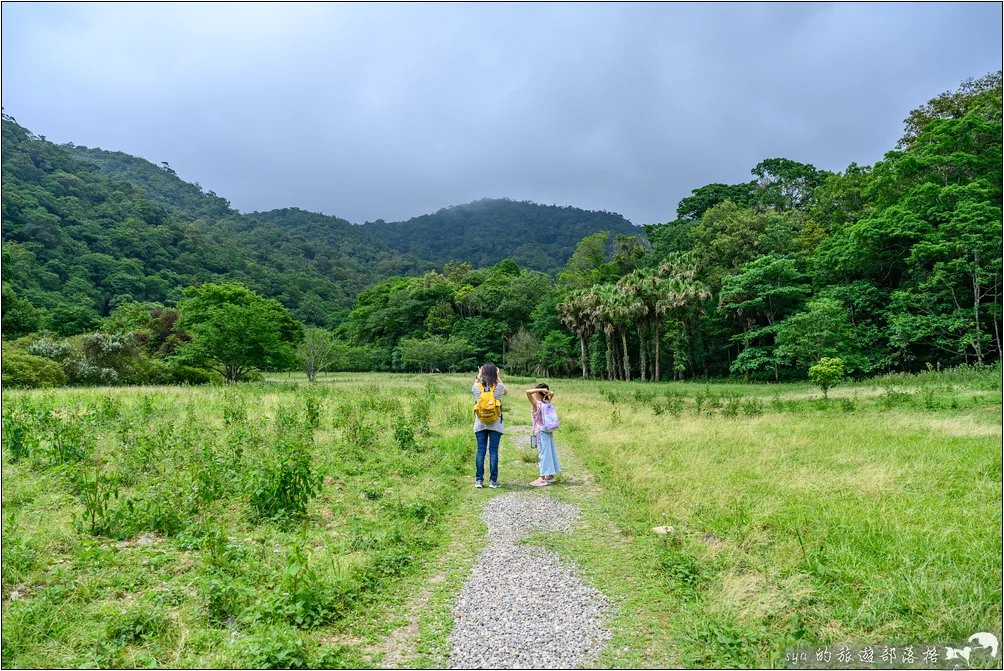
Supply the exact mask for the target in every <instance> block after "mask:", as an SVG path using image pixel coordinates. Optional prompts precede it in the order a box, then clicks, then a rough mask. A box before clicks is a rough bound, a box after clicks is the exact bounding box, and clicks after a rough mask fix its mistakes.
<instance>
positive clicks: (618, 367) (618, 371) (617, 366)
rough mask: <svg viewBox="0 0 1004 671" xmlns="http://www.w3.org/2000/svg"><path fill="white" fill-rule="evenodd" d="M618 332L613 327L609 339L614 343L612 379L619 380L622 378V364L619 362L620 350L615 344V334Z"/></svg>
mask: <svg viewBox="0 0 1004 671" xmlns="http://www.w3.org/2000/svg"><path fill="white" fill-rule="evenodd" d="M618 334H619V329H617V328H616V327H615V328H614V331H613V335H612V337H611V339H612V340H613V344H614V379H615V380H621V379H623V378H624V366H623V364H622V363H621V350H620V347H618V346H617V336H618Z"/></svg>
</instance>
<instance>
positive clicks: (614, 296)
mask: <svg viewBox="0 0 1004 671" xmlns="http://www.w3.org/2000/svg"><path fill="white" fill-rule="evenodd" d="M591 293H592V295H593V299H594V305H593V310H594V315H593V316H594V318H595V321H596V324H597V326H599V327H600V328H602V329H603V335H604V336H606V341H607V379H608V380H613V379H615V378H617V377H620V376H619V375H618V374H617V366H616V364H615V363H614V358H615V357H614V353H615V351H616V345H615V339H616V338H617V324H618V321H619V317H618V314H617V301H618V297H619V296H620V292H619V291H617V287H616V286H614V285H613V284H599V285H596V286H594V287H593V288H592V290H591Z"/></svg>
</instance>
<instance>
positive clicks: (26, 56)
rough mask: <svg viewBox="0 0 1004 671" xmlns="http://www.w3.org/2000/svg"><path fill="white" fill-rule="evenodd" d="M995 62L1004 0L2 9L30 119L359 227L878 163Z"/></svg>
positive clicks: (638, 215) (31, 123)
mask: <svg viewBox="0 0 1004 671" xmlns="http://www.w3.org/2000/svg"><path fill="white" fill-rule="evenodd" d="M1000 59H1001V6H1000V5H999V4H962V3H944V4H934V3H921V4H907V3H890V4H865V3H861V4H857V3H848V4H804V5H803V4H788V3H779V4H745V3H739V4H655V5H649V4H485V5H480V4H476V5H454V4H432V5H429V4H406V5H387V4H375V5H368V4H347V5H341V4H249V5H239V4H202V3H192V4H135V5H133V4H128V5H125V4H117V3H110V4H80V5H76V4H58V5H45V4H10V3H7V4H4V5H3V104H4V107H5V109H6V110H7V112H8V113H10V114H13V115H14V116H15V117H17V119H18V120H19V121H20V122H21V123H23V124H24V125H26V126H27V127H29V128H31V129H32V130H34V131H35V132H38V133H42V134H45V135H46V136H48V137H49V138H50V139H53V140H55V141H59V142H67V141H72V142H76V143H77V144H86V145H89V146H100V147H102V148H104V149H113V150H121V151H126V152H128V153H131V154H136V155H139V156H143V157H144V158H147V159H149V160H152V161H157V162H159V161H164V160H166V161H169V162H170V164H171V166H172V167H173V168H174V169H175V170H177V171H178V173H179V174H180V175H182V176H183V177H184V178H186V179H189V180H192V181H198V182H200V183H201V184H202V185H203V186H204V187H205V188H207V189H212V190H214V191H216V192H217V193H219V194H221V195H224V196H226V197H228V198H230V199H231V201H232V202H233V204H234V205H235V206H236V207H238V208H240V209H241V210H244V211H250V210H255V209H271V208H275V207H288V206H298V207H302V208H304V209H310V210H318V211H322V212H325V213H328V214H335V215H338V216H342V217H345V218H347V219H349V220H351V221H356V222H362V221H365V220H373V219H377V218H383V219H386V220H395V219H406V218H408V217H411V216H415V215H418V214H422V213H425V212H429V211H433V210H436V209H438V208H439V207H443V206H446V205H450V204H459V203H463V202H468V201H470V200H473V199H476V198H481V197H500V196H508V197H512V198H517V199H524V198H526V199H531V200H536V201H538V202H543V203H558V204H571V205H576V206H579V207H586V208H591V209H606V210H611V211H616V212H620V213H622V214H624V215H625V216H627V217H628V218H629V219H631V220H632V221H634V222H636V223H648V222H652V221H665V220H668V219H670V218H672V216H673V213H674V211H675V208H676V204H677V202H678V201H679V200H680V198H682V197H683V196H685V195H687V194H688V193H689V192H690V191H691V190H692V189H694V188H696V187H698V186H701V185H703V184H707V183H709V182H734V181H739V180H745V179H748V176H749V170H750V168H752V167H753V165H755V164H756V163H757V162H758V161H760V160H761V159H763V158H767V157H771V156H786V157H789V158H793V159H796V160H801V161H806V162H811V163H813V164H815V165H816V166H817V167H821V168H827V169H831V170H839V169H843V168H844V167H846V165H847V164H849V163H850V162H852V161H856V162H858V163H873V162H874V161H876V160H878V159H880V158H881V157H882V155H883V153H884V152H885V151H887V150H889V149H891V148H892V146H893V145H894V144H895V141H896V139H897V138H898V137H899V135H900V132H901V128H902V119H903V118H904V117H905V116H906V114H907V113H908V112H909V110H910V109H912V108H913V107H916V106H917V105H919V104H920V103H922V102H924V101H925V100H927V99H928V98H930V97H932V96H934V95H936V94H937V93H939V92H941V91H943V90H947V89H950V88H954V87H955V86H957V85H958V83H959V82H960V81H961V80H962V79H964V78H965V77H968V76H981V75H983V74H985V73H986V72H988V71H990V70H994V69H997V68H999V67H1001V60H1000Z"/></svg>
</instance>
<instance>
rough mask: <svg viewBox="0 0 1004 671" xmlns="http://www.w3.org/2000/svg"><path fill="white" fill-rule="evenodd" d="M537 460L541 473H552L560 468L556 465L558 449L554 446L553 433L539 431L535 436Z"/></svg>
mask: <svg viewBox="0 0 1004 671" xmlns="http://www.w3.org/2000/svg"><path fill="white" fill-rule="evenodd" d="M537 462H538V463H539V464H540V474H541V475H554V474H555V473H557V472H558V471H560V470H561V466H559V465H558V450H557V448H556V447H555V446H554V434H553V433H548V432H547V431H541V432H540V435H539V436H538V437H537Z"/></svg>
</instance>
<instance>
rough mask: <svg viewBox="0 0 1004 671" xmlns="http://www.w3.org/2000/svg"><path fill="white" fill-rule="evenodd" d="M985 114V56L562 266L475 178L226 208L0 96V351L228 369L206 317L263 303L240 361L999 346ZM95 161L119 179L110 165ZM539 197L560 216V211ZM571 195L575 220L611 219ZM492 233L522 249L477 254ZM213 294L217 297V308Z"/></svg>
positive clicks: (977, 359) (628, 360) (706, 363)
mask: <svg viewBox="0 0 1004 671" xmlns="http://www.w3.org/2000/svg"><path fill="white" fill-rule="evenodd" d="M1001 112H1002V96H1001V72H1000V71H998V72H996V73H992V74H990V75H987V76H986V77H984V78H982V79H979V80H967V81H966V82H964V83H963V84H962V86H961V87H960V88H959V89H958V90H956V91H952V92H946V93H944V94H941V95H940V96H938V97H936V98H934V99H933V100H931V101H929V102H928V103H926V104H925V105H923V106H921V107H920V108H918V109H916V110H914V111H912V112H911V113H910V115H909V116H908V118H907V119H906V129H905V133H904V135H903V137H902V139H901V140H900V142H899V144H898V145H897V147H896V149H894V150H892V151H890V152H888V153H887V154H886V156H885V158H884V159H883V160H882V161H879V162H878V163H876V164H875V165H874V166H871V167H863V166H858V165H856V164H852V165H851V166H849V167H848V168H847V169H846V170H845V171H844V172H842V173H830V172H827V171H822V170H817V169H816V168H815V167H813V166H812V165H809V164H805V163H798V162H795V161H791V160H787V159H782V158H777V159H768V160H765V161H762V162H761V163H759V164H758V165H757V166H755V167H754V168H753V170H752V176H753V179H752V180H751V181H749V182H746V183H742V184H710V185H707V186H703V187H701V188H698V189H695V190H694V191H693V192H692V194H691V195H690V196H688V197H687V198H684V199H683V200H682V201H681V202H680V205H679V207H678V209H677V213H676V218H675V219H674V220H673V221H670V222H669V223H665V224H653V225H648V226H645V227H644V232H645V234H644V235H630V233H631V232H632V229H630V228H627V229H625V228H624V227H623V226H620V224H619V223H618V224H617V225H616V226H610V227H607V228H608V229H609V230H602V229H601V230H600V232H593V231H588V232H589V233H590V234H588V235H585V236H584V237H582V236H581V235H580V236H579V237H580V238H581V240H580V242H578V244H577V245H576V246H575V248H574V252H573V253H571V255H570V258H568V260H567V262H566V263H565V264H564V268H563V269H562V270H561V272H560V273H555V272H554V270H556V268H553V265H554V263H555V259H556V258H557V256H556V255H559V254H560V249H561V244H564V243H563V242H562V238H561V236H565V235H567V232H568V231H567V230H566V228H567V226H564V225H563V226H562V231H561V232H560V235H559V234H557V233H556V234H555V235H556V237H555V238H554V239H553V240H552V241H551V242H548V241H547V240H545V239H543V238H539V236H538V237H526V238H524V241H525V244H523V245H522V246H521V247H513V244H515V242H514V240H512V239H510V238H512V235H511V233H512V232H511V231H508V230H504V232H499V233H498V234H497V238H496V239H497V240H499V241H500V244H498V245H496V246H494V247H493V245H492V240H493V238H492V237H491V236H492V235H493V231H503V229H505V226H504V225H503V224H501V223H499V221H500V220H498V219H496V218H494V215H489V214H483V216H481V217H479V215H478V212H479V211H480V212H482V213H487V212H489V211H491V212H502V211H508V212H510V213H511V212H513V211H521V212H523V211H525V212H538V213H543V212H545V210H541V209H534V208H540V207H541V206H534V205H533V204H521V203H512V202H510V201H483V202H480V203H474V204H471V205H470V206H463V208H453V209H451V210H444V211H442V212H440V213H437V215H438V216H439V219H438V220H437V219H435V218H434V216H433V215H430V217H433V218H432V219H428V218H419V220H412V222H406V223H403V224H383V223H382V222H375V223H374V224H369V225H367V226H365V227H360V226H353V225H351V224H348V222H343V221H342V220H337V219H334V218H332V217H324V216H322V215H314V214H310V213H305V212H302V211H299V210H277V211H273V212H270V213H264V214H258V213H255V214H252V215H240V214H239V213H236V212H234V211H233V210H231V209H230V208H229V205H228V204H227V203H226V201H224V200H222V199H220V198H218V197H217V196H216V195H215V194H212V193H211V192H210V193H204V192H202V190H201V188H200V187H198V186H197V185H189V184H186V183H184V182H182V181H181V180H179V179H177V178H176V176H174V175H173V174H170V173H169V172H168V171H169V168H167V167H166V166H165V168H155V167H154V170H155V171H156V172H154V173H150V169H149V167H148V166H150V165H151V164H149V163H146V162H145V161H143V162H141V163H135V164H134V162H136V161H141V160H140V159H133V157H128V156H126V155H124V154H123V155H113V154H110V153H109V152H99V150H80V149H79V148H66V147H56V146H55V145H52V144H51V143H47V142H45V141H44V138H36V137H34V136H31V135H30V134H29V133H28V132H27V131H25V130H24V129H23V128H21V127H20V126H18V125H17V124H16V123H14V122H13V121H12V120H10V119H9V118H6V119H5V120H4V126H3V133H4V135H3V138H4V140H3V141H4V145H3V154H4V165H3V171H4V193H3V218H4V230H3V239H4V246H3V262H4V266H3V268H4V270H3V291H4V295H3V332H4V334H5V342H6V341H8V340H11V339H12V338H20V340H17V341H16V342H14V343H12V344H13V346H14V349H13V350H12V351H14V350H16V351H17V352H18V353H19V356H22V361H26V359H23V357H28V356H31V357H34V358H40V359H44V360H46V361H49V362H52V361H54V360H55V361H57V362H62V363H60V365H61V366H62V369H61V370H63V372H64V374H67V379H68V380H70V381H74V379H76V381H80V382H85V381H88V380H90V381H95V380H100V379H101V375H102V373H100V372H94V371H95V370H97V371H100V369H102V368H104V369H108V370H117V372H116V379H119V380H125V379H130V380H133V381H137V380H138V381H142V380H143V379H144V378H143V375H142V374H141V373H140V372H138V371H140V369H143V366H138V367H137V366H132V364H129V365H128V366H127V365H126V364H124V363H122V361H119V363H118V364H115V363H114V362H113V361H112V359H113V358H114V357H109V356H106V355H100V356H99V355H98V354H95V353H94V352H95V351H96V350H95V348H96V347H97V345H95V343H94V342H93V341H94V339H95V338H99V337H100V338H105V339H108V338H112V337H113V336H114V337H115V338H120V339H121V340H122V344H120V345H119V347H120V351H124V350H129V351H130V352H133V356H134V357H140V358H145V360H146V359H148V360H149V361H155V362H159V363H157V364H156V365H155V366H154V367H155V368H157V367H159V368H158V370H159V373H158V375H159V378H158V379H164V380H165V381H166V380H169V379H189V380H190V381H196V378H198V377H199V376H198V375H197V374H196V372H195V371H199V370H203V371H204V370H216V371H217V372H218V373H219V375H221V376H224V377H231V379H233V376H232V374H231V373H228V372H227V371H226V368H225V366H222V365H221V364H220V363H219V361H218V359H219V356H220V355H218V354H212V353H211V352H210V350H212V347H210V346H209V345H210V343H211V341H212V342H217V341H218V342H217V344H219V343H221V342H224V341H225V340H226V337H227V334H226V331H227V327H226V324H225V321H226V318H225V314H229V315H230V316H229V318H230V319H232V320H244V321H243V322H241V323H243V324H244V328H245V333H247V332H252V331H254V329H256V328H258V327H260V326H261V324H257V322H258V321H260V320H261V319H265V322H268V323H270V324H272V326H269V327H267V328H265V327H263V330H259V331H254V332H258V333H259V334H260V336H261V338H262V339H263V340H262V342H268V343H271V345H270V346H269V347H271V348H272V349H273V351H265V350H262V349H261V348H259V350H261V351H258V352H257V353H254V352H244V353H242V354H241V355H240V356H241V357H244V358H243V359H242V361H243V362H244V363H242V364H241V366H240V368H242V370H244V369H246V370H245V371H244V372H242V373H239V374H238V375H237V378H238V379H239V378H241V377H242V376H245V375H247V374H252V375H253V374H254V371H255V370H256V369H261V368H272V369H275V368H279V369H281V368H285V367H291V366H295V365H298V362H299V363H300V364H303V363H304V362H306V364H307V367H308V368H309V367H310V366H313V367H314V369H315V370H321V369H331V370H399V371H409V370H410V371H419V370H421V371H436V370H440V371H445V370H466V369H470V368H472V367H473V366H474V365H475V363H476V362H479V361H484V360H493V361H496V362H499V363H501V364H502V365H503V366H504V368H506V369H507V370H511V371H513V372H519V373H527V374H534V375H573V374H574V375H578V374H582V375H584V376H593V377H606V378H611V379H615V378H616V379H646V380H647V379H680V378H683V379H687V378H693V377H725V376H740V377H742V378H744V379H748V380H781V379H787V378H792V377H803V378H804V376H805V372H806V370H807V369H808V368H809V367H810V366H811V365H813V364H814V363H815V362H818V361H819V360H820V359H821V358H824V357H834V358H839V359H841V360H842V362H843V365H844V368H845V370H846V371H847V372H848V373H849V374H851V375H854V376H859V377H860V376H866V375H870V374H873V373H877V372H886V371H893V370H899V371H916V370H921V369H924V368H926V367H930V366H938V365H941V366H954V365H958V364H966V363H969V364H984V363H988V362H991V361H997V360H1000V358H1001V337H1002V334H1001V330H1002V310H1001V299H1002V259H1001V245H1002V236H1001V221H1002V212H1001V190H1002V186H1001V182H1002V168H1001V165H1002V154H1001V146H1002V141H1001V135H1002V132H1001V128H1002V124H1001V116H1002V114H1001ZM96 152H97V153H96ZM122 157H124V158H122ZM83 158H87V159H89V160H91V161H92V162H91V163H85V162H82V159H83ZM101 161H104V162H105V168H104V169H105V172H108V173H109V174H110V173H111V171H112V168H111V167H109V166H114V169H115V171H116V175H117V178H119V179H122V178H127V179H131V180H133V181H132V182H125V181H115V180H114V179H112V178H110V177H109V176H107V175H106V174H104V173H102V172H101V171H100V170H99V169H98V167H95V166H97V165H98V163H100V162H101ZM88 166H91V167H88ZM148 173H149V174H148ZM141 176H145V177H142V178H141ZM154 177H156V179H154ZM144 179H145V180H146V181H143V180H144ZM154 182H157V183H154ZM134 183H137V184H142V187H143V188H142V189H141V188H140V187H138V186H134ZM181 185H184V186H181ZM169 187H170V188H169ZM146 190H150V192H156V193H157V194H159V195H158V196H157V198H158V200H154V199H153V198H150V197H147V195H146V194H147V191H146ZM492 203H495V204H496V206H495V209H494V210H493V209H492V207H493V206H492ZM464 208H466V209H464ZM552 209H553V210H555V212H550V215H553V216H558V217H559V218H564V219H562V221H565V220H568V221H571V220H572V219H574V215H575V213H576V212H582V211H576V210H572V209H570V208H552ZM587 214H590V215H596V216H591V217H585V218H580V219H579V221H580V223H581V222H582V221H586V223H585V224H582V225H584V226H587V227H594V226H597V225H600V224H603V223H604V222H608V221H615V222H623V221H624V220H623V219H620V218H618V217H616V215H607V214H606V213H587ZM601 215H602V216H601ZM603 217H607V218H606V219H604V218H603ZM436 221H439V222H442V223H441V225H440V224H436V223H435V222H436ZM555 221H557V219H556V220H555ZM210 222H211V223H210ZM461 222H462V225H461ZM625 223H626V222H625ZM534 228H537V229H539V228H541V226H540V225H539V224H538V223H537V222H534ZM460 230H462V231H463V234H462V235H461V234H459V233H457V234H456V235H452V236H451V231H454V232H456V231H460ZM375 232H379V233H380V234H381V235H383V236H386V237H387V239H388V240H390V239H394V240H396V241H395V242H388V241H381V240H378V239H377V238H376V237H375V235H374V233H375ZM517 240H518V239H517ZM503 243H504V244H503ZM555 245H557V246H555ZM465 248H467V249H469V250H470V252H471V255H470V257H469V258H467V259H463V257H462V255H461V252H462V251H463V249H465ZM517 251H518V252H519V253H518V254H515V253H514V252H517ZM569 251H571V250H570V248H569ZM506 252H509V253H506ZM503 253H506V256H517V257H519V260H514V259H513V258H504V257H503V258H502V259H501V260H497V259H498V255H499V254H503ZM493 254H494V255H495V256H493ZM566 254H567V252H566ZM415 255H424V258H422V259H418V258H416V256H415ZM444 255H448V256H454V255H456V256H457V257H460V258H462V259H463V260H460V261H449V262H446V263H442V260H443V259H444V258H447V256H444ZM472 260H473V261H475V263H471V262H470V261H472ZM520 261H522V263H520ZM434 262H435V263H436V269H435V270H433V269H431V266H432V264H433V263H434ZM489 262H490V263H491V264H492V265H487V264H488V263H489ZM485 265H487V267H477V266H485ZM528 266H529V267H528ZM534 268H537V269H534ZM395 269H397V270H395ZM549 271H550V272H549ZM388 275H390V276H389V277H388ZM555 275H556V276H555ZM228 282H231V283H233V282H236V283H237V284H239V285H242V286H236V285H235V284H227V283H228ZM199 285H203V286H204V288H203V289H195V288H194V287H198V286H199ZM186 287H189V288H188V289H186ZM244 287H248V288H249V289H251V291H248V290H247V289H245V288H244ZM200 292H203V293H200ZM208 295H212V296H214V298H213V299H212V300H209V299H207V298H206V296H208ZM200 297H201V298H200ZM207 301H208V302H207ZM228 301H232V302H233V306H237V307H236V308H234V309H237V308H239V310H237V312H233V311H231V312H230V313H228V312H227V311H228V310H230V308H228V307H227V305H229V303H228ZM262 301H264V302H263V303H261V305H262V306H265V305H267V308H266V307H261V309H259V308H257V307H254V306H255V305H258V304H259V302H262ZM337 306H340V307H337ZM259 307H260V306H259ZM240 310H244V312H242V313H241V314H238V312H240ZM214 320H215V321H214ZM265 322H262V323H265ZM256 324H257V325H256ZM89 332H97V333H94V334H93V335H81V334H85V333H89ZM67 337H69V339H68V340H67ZM74 339H76V340H74ZM87 339H90V340H87ZM84 340H86V342H87V343H89V344H87V345H85V344H84V343H83V341H84ZM43 341H44V343H46V344H45V345H44V346H43V345H39V344H38V343H39V342H43ZM61 342H62V343H68V345H66V344H64V345H60V344H59V343H61ZM67 346H70V347H71V349H73V348H75V350H74V351H75V352H76V353H75V354H73V355H72V356H71V355H70V354H68V353H67V352H64V351H63V350H65V349H66V347H67ZM109 346H110V345H109ZM88 347H89V348H90V351H91V354H90V355H88V354H87V353H86V351H85V350H87V348H88ZM221 347H222V346H221ZM46 348H48V349H46ZM54 348H55V349H54ZM60 348H62V349H60ZM97 349H100V348H97ZM225 349H226V348H225V347H222V349H221V350H220V351H221V352H222V351H224V350H225ZM266 349H268V348H266ZM29 350H30V352H29ZM50 350H51V351H52V354H51V356H50V355H46V354H45V352H47V351H50ZM57 350H59V351H58V352H57ZM59 352H62V354H60V353H59ZM88 356H90V359H88ZM102 356H104V357H105V358H104V359H101V357H102ZM123 356H124V355H123ZM60 357H62V358H60ZM74 357H75V358H74ZM214 357H215V358H214ZM255 357H258V358H257V359H256V358H255ZM6 358H7V357H5V360H6ZM126 358H128V357H126ZM71 359H72V360H74V361H78V362H80V361H85V362H86V361H90V362H91V363H90V364H89V365H90V366H91V368H87V367H86V366H85V367H83V368H81V365H79V364H72V365H70V364H66V363H65V362H66V361H68V360H71ZM214 361H215V362H216V363H213V362H214ZM25 365H27V364H25ZM38 365H41V364H38ZM115 365H118V366H119V369H121V370H119V369H116V368H115ZM74 366H75V368H74ZM129 366H132V367H131V368H130V367H129ZM7 368H8V367H7V365H6V363H5V365H4V369H5V383H10V382H9V380H10V379H11V378H10V376H9V375H8V373H7ZM146 368H150V366H149V365H147V366H146ZM71 369H72V370H71ZM78 369H80V370H85V371H90V378H88V377H87V376H86V375H85V376H79V375H77V376H76V377H75V374H74V373H73V371H76V370H78ZM92 369H93V370H92ZM129 371H133V372H129ZM308 372H309V371H308ZM53 374H54V373H53ZM104 375H105V377H106V378H109V379H110V378H111V377H112V374H111V373H104ZM203 375H205V374H204V373H203ZM209 375H210V377H211V376H212V375H216V373H210V374H209ZM148 379H150V380H151V381H153V378H149V377H148Z"/></svg>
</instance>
